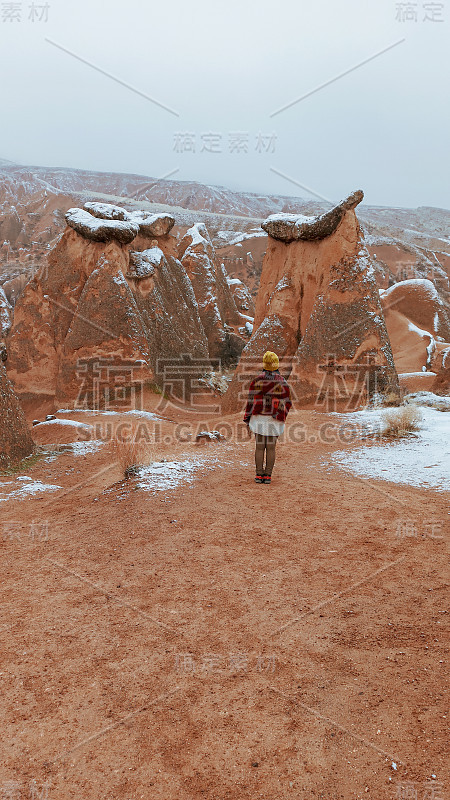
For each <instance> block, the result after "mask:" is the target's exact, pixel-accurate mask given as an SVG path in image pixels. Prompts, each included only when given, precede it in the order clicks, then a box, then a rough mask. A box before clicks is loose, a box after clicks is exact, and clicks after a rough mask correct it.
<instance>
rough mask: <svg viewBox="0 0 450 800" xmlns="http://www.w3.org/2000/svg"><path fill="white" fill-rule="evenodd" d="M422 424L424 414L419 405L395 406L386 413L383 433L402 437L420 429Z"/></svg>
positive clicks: (395, 437)
mask: <svg viewBox="0 0 450 800" xmlns="http://www.w3.org/2000/svg"><path fill="white" fill-rule="evenodd" d="M421 425H422V414H421V412H420V410H419V409H418V408H417V406H414V405H408V406H402V407H401V408H393V409H390V410H389V411H386V412H385V413H384V417H383V425H382V435H383V436H386V437H390V438H393V439H400V438H402V437H403V436H409V434H411V433H414V432H415V431H418V430H420V428H421Z"/></svg>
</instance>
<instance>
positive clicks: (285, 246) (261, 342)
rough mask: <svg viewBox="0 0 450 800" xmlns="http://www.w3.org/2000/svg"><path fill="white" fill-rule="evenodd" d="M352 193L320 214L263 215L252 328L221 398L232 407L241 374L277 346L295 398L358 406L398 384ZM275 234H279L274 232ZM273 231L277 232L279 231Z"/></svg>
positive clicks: (240, 395)
mask: <svg viewBox="0 0 450 800" xmlns="http://www.w3.org/2000/svg"><path fill="white" fill-rule="evenodd" d="M361 199H362V192H358V193H354V194H353V195H350V197H349V198H347V199H346V201H344V202H343V203H342V204H339V206H338V207H337V208H336V209H334V210H332V212H330V213H329V214H328V215H327V216H326V219H325V218H324V215H322V216H321V217H319V218H305V217H302V218H301V219H298V218H295V217H294V215H285V218H284V219H282V217H283V215H280V214H278V215H276V216H275V217H269V220H267V221H266V223H264V224H263V227H264V229H265V230H267V232H268V233H269V244H268V247H267V251H266V256H265V258H264V263H263V270H262V275H261V284H260V289H259V292H258V296H257V300H256V311H255V325H254V333H253V335H252V337H251V339H250V341H249V343H248V345H247V346H246V347H245V349H244V351H243V354H242V357H241V360H240V362H239V365H238V368H237V370H236V373H235V375H234V377H233V380H232V382H231V384H230V388H229V390H228V392H227V395H226V397H225V401H224V408H225V410H228V411H231V410H237V409H238V408H239V407H240V406H241V404H242V400H243V392H242V388H241V387H243V386H245V382H246V377H247V376H249V375H251V374H254V372H255V371H257V370H259V369H260V365H261V359H262V355H263V353H264V351H265V350H266V349H270V350H274V351H275V352H277V353H278V355H279V357H280V360H281V362H282V367H281V371H282V372H284V374H285V375H286V376H289V381H290V385H291V387H292V391H293V396H294V402H296V403H297V405H315V406H316V407H324V406H326V407H328V408H330V407H334V406H336V407H337V406H341V405H344V406H349V408H350V407H356V406H357V405H359V404H360V403H361V402H364V401H365V400H367V398H368V397H369V396H370V395H371V394H373V393H374V392H390V391H393V392H398V379H397V374H396V370H395V367H394V361H393V356H392V350H391V347H390V343H389V337H388V334H387V330H386V325H385V321H384V317H383V311H382V308H381V304H380V300H379V293H378V289H377V286H376V282H375V279H374V275H373V269H372V265H371V262H370V258H369V254H368V252H367V249H366V247H365V245H364V241H363V236H362V231H361V228H360V226H359V224H358V220H357V218H356V214H355V211H354V207H355V206H356V205H357V203H358V202H360V200H361ZM275 237H277V238H275ZM278 237H279V238H278Z"/></svg>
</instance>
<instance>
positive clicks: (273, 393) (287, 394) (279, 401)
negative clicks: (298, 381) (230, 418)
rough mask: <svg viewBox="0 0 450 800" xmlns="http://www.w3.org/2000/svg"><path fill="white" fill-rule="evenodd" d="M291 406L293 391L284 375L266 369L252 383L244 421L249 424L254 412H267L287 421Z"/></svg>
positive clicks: (281, 420)
mask: <svg viewBox="0 0 450 800" xmlns="http://www.w3.org/2000/svg"><path fill="white" fill-rule="evenodd" d="M291 408H292V403H291V391H290V389H289V386H288V384H287V383H286V381H285V379H284V378H283V376H282V375H281V374H280V373H279V372H278V371H277V372H268V371H266V370H264V372H261V374H260V375H257V377H256V378H255V379H254V380H253V381H252V382H251V384H250V389H249V393H248V401H247V405H246V407H245V415H244V422H245V424H246V425H248V423H249V422H250V417H251V416H252V415H254V414H267V415H270V416H271V417H273V418H274V419H277V420H279V421H280V422H285V420H286V417H287V415H288V414H289V411H290V409H291Z"/></svg>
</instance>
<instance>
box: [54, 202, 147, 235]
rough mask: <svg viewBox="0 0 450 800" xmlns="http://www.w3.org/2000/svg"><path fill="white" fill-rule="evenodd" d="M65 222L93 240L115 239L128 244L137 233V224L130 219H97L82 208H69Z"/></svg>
mask: <svg viewBox="0 0 450 800" xmlns="http://www.w3.org/2000/svg"><path fill="white" fill-rule="evenodd" d="M66 222H67V224H68V225H70V227H71V228H73V229H74V230H75V231H76V232H77V233H79V234H80V235H81V236H83V237H84V238H85V239H91V241H93V242H109V241H111V240H112V239H116V240H117V241H118V242H120V243H121V244H129V243H130V242H132V241H133V239H135V238H136V236H137V235H138V233H139V225H138V223H137V222H134V221H132V220H120V219H111V220H109V219H98V218H97V217H93V216H92V214H90V213H89V212H88V211H84V210H83V209H82V208H69V210H68V212H67V213H66Z"/></svg>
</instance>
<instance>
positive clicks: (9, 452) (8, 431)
mask: <svg viewBox="0 0 450 800" xmlns="http://www.w3.org/2000/svg"><path fill="white" fill-rule="evenodd" d="M33 447H34V444H33V440H32V438H31V435H30V432H29V430H28V425H27V423H26V420H25V416H24V413H23V411H22V408H21V406H20V403H19V400H18V398H17V397H16V395H15V393H14V390H13V387H12V385H11V383H10V381H9V380H8V377H7V375H6V369H5V366H4V364H3V362H2V361H1V360H0V467H2V468H3V469H4V468H7V467H10V466H13V465H14V464H16V463H18V462H19V461H21V460H22V459H23V458H26V456H29V455H30V453H32V451H33Z"/></svg>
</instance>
